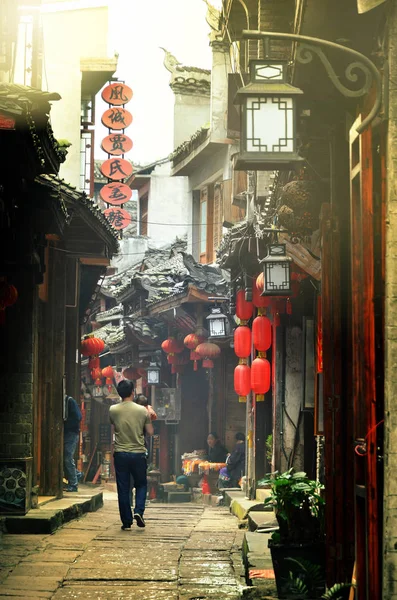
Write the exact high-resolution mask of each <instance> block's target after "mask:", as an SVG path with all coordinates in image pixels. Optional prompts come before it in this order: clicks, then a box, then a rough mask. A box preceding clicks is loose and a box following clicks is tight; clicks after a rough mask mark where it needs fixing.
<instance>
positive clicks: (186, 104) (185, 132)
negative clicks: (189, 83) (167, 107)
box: [174, 94, 210, 148]
mask: <svg viewBox="0 0 397 600" xmlns="http://www.w3.org/2000/svg"><path fill="white" fill-rule="evenodd" d="M209 122H210V98H209V97H207V96H196V95H191V96H190V95H187V94H175V106H174V148H177V147H178V146H180V145H181V144H183V142H187V141H188V140H189V139H190V138H191V137H192V135H193V134H194V133H196V131H198V130H199V129H200V128H201V127H203V126H204V125H208V124H209Z"/></svg>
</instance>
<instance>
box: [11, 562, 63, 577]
mask: <svg viewBox="0 0 397 600" xmlns="http://www.w3.org/2000/svg"><path fill="white" fill-rule="evenodd" d="M68 570H69V565H65V564H63V563H55V562H53V563H48V562H40V563H39V562H36V563H20V564H19V565H18V566H17V567H15V569H13V571H12V577H18V576H20V577H32V578H33V579H36V578H40V577H45V578H46V577H50V578H52V579H55V578H56V579H57V580H58V581H62V579H63V578H64V577H65V576H66V573H67V572H68Z"/></svg>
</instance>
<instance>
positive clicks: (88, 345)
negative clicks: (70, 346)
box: [81, 336, 105, 369]
mask: <svg viewBox="0 0 397 600" xmlns="http://www.w3.org/2000/svg"><path fill="white" fill-rule="evenodd" d="M104 348H105V342H104V341H103V340H101V339H100V338H96V337H94V336H91V337H86V338H84V340H82V342H81V354H82V355H83V356H89V357H90V358H89V361H88V366H89V368H90V369H97V368H99V354H100V353H101V352H102V351H103V350H104Z"/></svg>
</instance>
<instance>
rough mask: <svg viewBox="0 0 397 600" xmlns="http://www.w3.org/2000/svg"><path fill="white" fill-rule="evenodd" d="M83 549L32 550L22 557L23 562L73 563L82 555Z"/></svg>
mask: <svg viewBox="0 0 397 600" xmlns="http://www.w3.org/2000/svg"><path fill="white" fill-rule="evenodd" d="M81 552H82V550H57V549H54V550H44V552H32V553H31V554H28V556H26V557H24V558H23V559H22V561H21V562H22V563H36V562H49V563H52V562H62V563H72V562H74V561H75V560H76V559H77V558H78V557H79V556H80V555H81Z"/></svg>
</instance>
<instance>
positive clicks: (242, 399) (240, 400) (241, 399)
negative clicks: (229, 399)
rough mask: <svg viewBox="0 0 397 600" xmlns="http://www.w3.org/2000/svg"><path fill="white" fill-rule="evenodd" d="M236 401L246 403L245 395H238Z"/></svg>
mask: <svg viewBox="0 0 397 600" xmlns="http://www.w3.org/2000/svg"><path fill="white" fill-rule="evenodd" d="M238 401H239V402H244V403H245V404H246V403H247V396H239V397H238Z"/></svg>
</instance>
